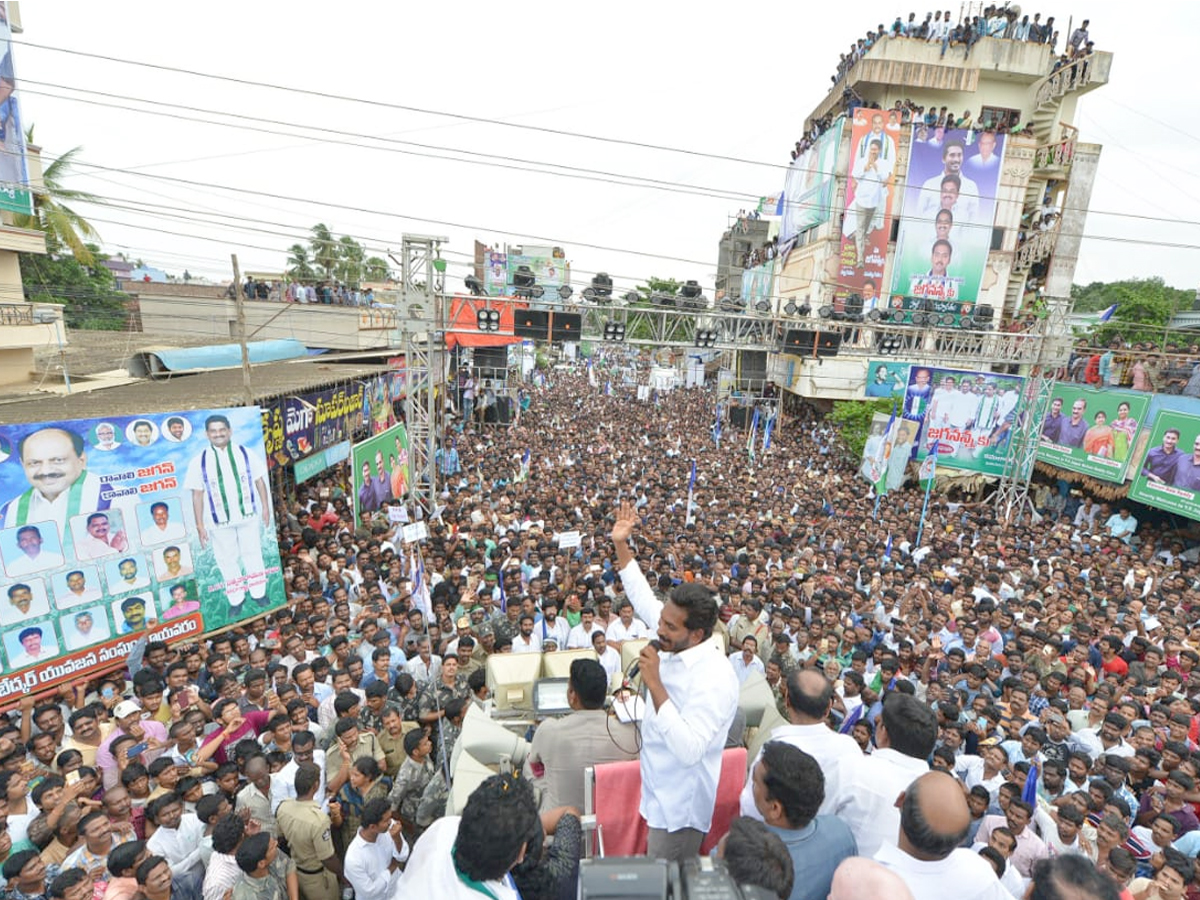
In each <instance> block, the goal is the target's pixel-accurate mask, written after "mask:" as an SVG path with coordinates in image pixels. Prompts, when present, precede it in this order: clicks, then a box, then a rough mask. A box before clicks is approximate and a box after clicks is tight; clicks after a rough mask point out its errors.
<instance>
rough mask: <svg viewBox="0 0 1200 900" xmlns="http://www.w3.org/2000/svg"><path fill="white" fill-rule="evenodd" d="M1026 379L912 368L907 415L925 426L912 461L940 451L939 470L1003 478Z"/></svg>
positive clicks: (906, 393)
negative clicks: (946, 469) (968, 472)
mask: <svg viewBox="0 0 1200 900" xmlns="http://www.w3.org/2000/svg"><path fill="white" fill-rule="evenodd" d="M1024 381H1025V379H1024V378H1021V377H1019V376H1016V375H997V374H995V373H994V372H963V371H959V370H957V369H939V368H935V367H933V366H919V365H913V366H912V369H911V370H910V373H909V378H908V387H907V389H906V390H905V394H904V416H905V418H909V419H913V420H915V421H917V422H919V423H920V425H921V431H920V434H919V436H918V439H917V444H916V449H915V452H914V454H913V459H916V460H918V461H920V460H923V459H925V457H927V456H928V455H929V453H930V451H931V450H932V449H933V447H934V446H936V447H937V448H938V466H949V467H951V468H956V469H966V470H968V471H971V472H980V473H983V474H985V475H1000V474H1002V473H1003V472H1004V462H1005V458H1006V457H1007V455H1008V449H1009V443H1010V441H1011V440H1012V436H1013V431H1014V429H1015V428H1016V427H1017V424H1018V416H1019V415H1020V411H1021V395H1022V390H1023V386H1024Z"/></svg>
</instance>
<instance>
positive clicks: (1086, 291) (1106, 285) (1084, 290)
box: [1071, 276, 1196, 315]
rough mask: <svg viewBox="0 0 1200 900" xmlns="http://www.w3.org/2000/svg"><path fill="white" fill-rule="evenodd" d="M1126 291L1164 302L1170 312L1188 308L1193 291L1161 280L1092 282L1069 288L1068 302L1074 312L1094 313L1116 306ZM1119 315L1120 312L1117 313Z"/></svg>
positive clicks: (1193, 297)
mask: <svg viewBox="0 0 1200 900" xmlns="http://www.w3.org/2000/svg"><path fill="white" fill-rule="evenodd" d="M1125 289H1128V290H1130V291H1133V292H1134V293H1135V294H1138V295H1139V296H1140V295H1148V296H1151V297H1157V298H1161V299H1165V300H1166V301H1168V302H1169V303H1170V304H1171V307H1172V312H1179V311H1180V310H1184V309H1190V308H1191V305H1192V301H1193V300H1194V299H1195V296H1196V294H1195V291H1193V290H1184V289H1182V288H1173V287H1170V286H1168V285H1167V284H1166V283H1165V282H1164V281H1163V280H1162V279H1161V278H1159V277H1158V276H1154V277H1153V278H1129V279H1126V280H1124V281H1093V282H1092V283H1091V284H1088V285H1079V284H1075V285H1072V286H1071V300H1072V302H1073V304H1074V307H1075V312H1077V313H1096V312H1102V311H1103V310H1106V309H1108V308H1109V307H1110V306H1112V305H1113V304H1114V303H1119V302H1120V301H1121V300H1122V299H1123V298H1124V296H1125V294H1124V290H1125ZM1117 314H1118V315H1120V310H1118V311H1117Z"/></svg>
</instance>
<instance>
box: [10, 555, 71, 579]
mask: <svg viewBox="0 0 1200 900" xmlns="http://www.w3.org/2000/svg"><path fill="white" fill-rule="evenodd" d="M62 564H63V558H62V554H61V553H51V552H49V551H46V550H43V551H42V552H40V553H39V554H38V555H37V556H30V555H29V554H28V553H24V552H22V553H19V554H17V558H16V559H11V560H9V561H8V562H7V563H6V564H5V568H6V569H7V570H8V574H9V575H11V576H12V577H13V578H22V577H24V576H25V575H32V574H33V573H34V572H44V571H46V569H57V568H58V567H59V566H61V565H62Z"/></svg>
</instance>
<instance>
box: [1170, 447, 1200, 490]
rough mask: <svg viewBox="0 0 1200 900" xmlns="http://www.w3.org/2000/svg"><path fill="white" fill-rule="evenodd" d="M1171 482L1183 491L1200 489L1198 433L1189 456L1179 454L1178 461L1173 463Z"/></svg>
mask: <svg viewBox="0 0 1200 900" xmlns="http://www.w3.org/2000/svg"><path fill="white" fill-rule="evenodd" d="M1171 483H1172V484H1174V485H1175V487H1177V488H1183V489H1184V490H1185V491H1200V435H1197V436H1196V440H1195V441H1193V442H1192V455H1191V456H1190V457H1187V456H1183V455H1182V454H1180V459H1179V461H1178V462H1177V463H1175V478H1174V479H1173V480H1172V482H1171Z"/></svg>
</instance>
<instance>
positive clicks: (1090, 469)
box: [1037, 382, 1150, 484]
mask: <svg viewBox="0 0 1200 900" xmlns="http://www.w3.org/2000/svg"><path fill="white" fill-rule="evenodd" d="M1149 406H1150V395H1149V394H1140V393H1135V392H1132V391H1094V390H1091V389H1089V388H1085V387H1083V386H1082V385H1077V384H1066V383H1061V382H1060V383H1059V384H1056V385H1055V386H1054V390H1053V391H1052V392H1051V394H1050V406H1049V408H1048V409H1047V410H1046V415H1045V417H1044V418H1043V419H1042V423H1041V428H1040V430H1039V433H1040V445H1039V446H1038V453H1037V458H1038V459H1039V460H1041V461H1042V462H1046V463H1050V464H1051V465H1054V466H1058V467H1059V468H1063V469H1066V470H1067V471H1069V472H1078V473H1079V474H1081V475H1090V476H1091V477H1092V478H1098V479H1100V480H1102V481H1113V482H1116V483H1118V484H1120V483H1121V482H1123V481H1124V480H1125V470H1126V467H1127V466H1128V465H1129V460H1130V457H1131V454H1132V452H1133V449H1134V446H1135V444H1136V442H1137V438H1138V434H1139V433H1140V431H1141V429H1142V428H1144V426H1145V423H1146V412H1147V410H1148V408H1149Z"/></svg>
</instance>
